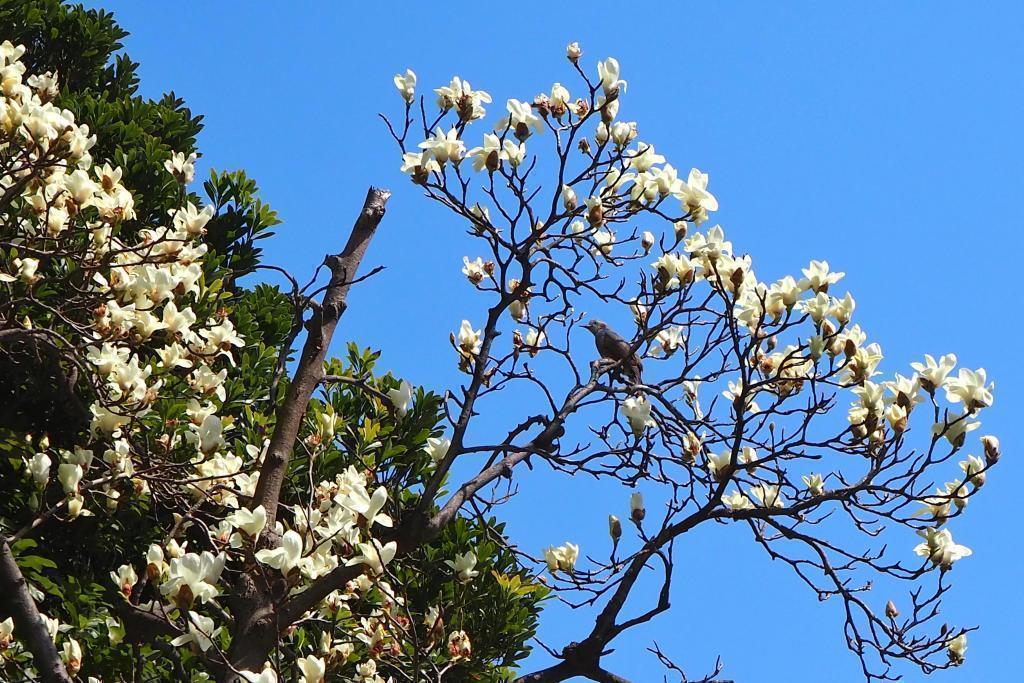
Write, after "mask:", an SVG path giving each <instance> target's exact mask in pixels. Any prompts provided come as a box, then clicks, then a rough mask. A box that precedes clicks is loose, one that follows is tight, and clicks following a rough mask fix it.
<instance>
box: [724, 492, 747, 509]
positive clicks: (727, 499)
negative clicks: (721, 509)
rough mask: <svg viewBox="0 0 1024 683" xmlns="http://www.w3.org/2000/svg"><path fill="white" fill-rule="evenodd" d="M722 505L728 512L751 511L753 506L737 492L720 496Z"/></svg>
mask: <svg viewBox="0 0 1024 683" xmlns="http://www.w3.org/2000/svg"><path fill="white" fill-rule="evenodd" d="M722 503H723V504H724V505H725V506H726V507H728V508H729V509H730V510H752V509H753V508H754V504H753V503H752V502H750V499H749V498H747V497H746V496H745V495H743V494H742V493H741V492H739V491H732V492H731V493H727V494H725V495H723V496H722Z"/></svg>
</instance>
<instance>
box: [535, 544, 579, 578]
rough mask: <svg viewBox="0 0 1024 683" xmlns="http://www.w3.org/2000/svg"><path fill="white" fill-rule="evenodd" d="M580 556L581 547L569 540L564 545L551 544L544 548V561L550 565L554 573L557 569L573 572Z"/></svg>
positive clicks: (549, 569)
mask: <svg viewBox="0 0 1024 683" xmlns="http://www.w3.org/2000/svg"><path fill="white" fill-rule="evenodd" d="M579 556H580V547H579V546H578V545H575V544H573V543H570V542H569V541H566V542H565V543H564V544H563V545H560V546H558V547H557V548H556V547H554V546H549V547H548V548H547V549H545V550H544V561H545V562H546V563H547V565H548V571H550V572H551V573H552V574H554V573H555V572H556V571H563V572H566V573H571V572H572V570H573V568H575V566H576V560H577V559H579Z"/></svg>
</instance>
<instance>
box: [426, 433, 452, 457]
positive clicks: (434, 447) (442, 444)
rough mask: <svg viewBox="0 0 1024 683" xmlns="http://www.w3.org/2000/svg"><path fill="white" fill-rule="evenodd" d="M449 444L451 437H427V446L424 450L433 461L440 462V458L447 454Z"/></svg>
mask: <svg viewBox="0 0 1024 683" xmlns="http://www.w3.org/2000/svg"><path fill="white" fill-rule="evenodd" d="M451 445H452V442H451V439H446V438H445V437H443V436H438V437H433V436H432V437H430V438H428V439H427V447H426V449H425V450H426V453H427V455H429V456H430V459H431V460H433V461H434V462H441V460H443V459H444V456H445V455H447V454H448V449H449V448H450V447H451Z"/></svg>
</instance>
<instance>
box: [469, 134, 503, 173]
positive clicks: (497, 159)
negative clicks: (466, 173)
mask: <svg viewBox="0 0 1024 683" xmlns="http://www.w3.org/2000/svg"><path fill="white" fill-rule="evenodd" d="M468 154H469V157H470V158H471V159H472V160H473V170H474V171H477V172H479V171H482V170H484V169H485V168H486V169H487V170H488V171H490V172H494V171H497V170H498V168H499V167H501V162H502V161H504V160H506V159H508V153H507V152H506V151H505V148H504V147H503V146H502V142H501V140H499V139H498V136H497V135H495V134H494V133H484V144H483V146H481V147H474V148H473V149H471V150H469V152H468Z"/></svg>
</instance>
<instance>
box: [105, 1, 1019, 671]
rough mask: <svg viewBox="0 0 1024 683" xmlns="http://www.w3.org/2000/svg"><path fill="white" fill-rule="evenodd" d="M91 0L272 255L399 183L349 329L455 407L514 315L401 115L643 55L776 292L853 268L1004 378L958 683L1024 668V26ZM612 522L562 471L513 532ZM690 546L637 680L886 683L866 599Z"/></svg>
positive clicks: (940, 346)
mask: <svg viewBox="0 0 1024 683" xmlns="http://www.w3.org/2000/svg"><path fill="white" fill-rule="evenodd" d="M89 4H90V5H95V6H101V7H104V8H107V9H112V10H114V12H115V14H116V15H117V17H118V18H119V20H120V21H121V23H122V25H123V26H124V27H125V28H127V29H128V30H129V31H131V33H132V35H131V36H130V37H129V38H128V39H127V42H126V45H127V49H128V52H129V53H130V54H131V56H132V57H133V58H134V59H135V60H137V61H141V63H142V67H141V75H142V87H143V91H144V92H145V93H146V94H149V95H152V96H156V95H158V94H159V93H161V92H163V91H165V90H168V89H173V90H174V91H175V92H176V93H177V94H179V95H181V96H183V97H184V98H185V99H186V101H187V102H188V103H189V105H190V106H191V107H192V108H193V110H195V111H197V112H200V113H202V114H203V115H204V116H205V117H206V119H205V123H206V128H205V130H204V132H203V133H202V135H201V137H200V146H201V148H202V151H203V152H204V154H205V158H204V163H205V164H206V165H207V166H209V165H212V166H214V167H217V168H226V169H232V168H245V169H246V170H247V171H248V172H249V173H250V174H251V175H252V176H253V177H255V178H256V179H257V181H258V182H259V184H260V185H261V187H262V190H263V195H264V197H265V199H267V200H268V201H269V202H270V204H271V205H272V206H274V207H275V208H276V209H277V210H278V211H279V212H280V214H281V216H282V218H283V219H284V221H285V225H284V226H282V229H281V230H280V231H279V233H280V236H279V237H278V238H276V239H275V240H273V241H272V242H271V243H270V244H268V245H267V255H268V257H269V260H270V261H272V262H275V263H277V264H279V265H282V266H285V267H287V268H289V269H291V270H292V271H293V272H295V273H297V274H299V275H307V274H309V273H311V272H312V269H313V268H315V267H316V265H317V264H318V263H319V262H320V261H321V259H322V257H323V254H324V253H326V252H327V251H330V250H334V249H337V248H338V247H339V246H340V244H341V242H342V240H343V239H344V238H345V236H347V230H348V228H349V226H350V225H351V222H352V220H353V218H354V216H355V213H356V211H357V210H358V207H359V205H360V202H361V201H362V198H363V196H364V194H365V192H366V187H367V185H369V184H377V185H384V186H387V187H390V188H392V189H393V190H394V191H395V196H394V197H393V198H392V200H391V204H390V206H389V211H388V215H387V217H386V219H385V223H384V224H383V226H382V228H381V229H380V231H379V233H378V235H377V237H376V238H375V241H374V243H373V245H372V248H371V250H370V252H369V255H368V257H367V259H368V260H367V265H376V264H385V265H387V270H386V271H385V272H384V273H382V274H380V275H378V276H376V277H375V278H373V279H372V280H371V281H370V282H368V283H366V284H363V285H360V286H359V287H357V288H356V289H355V291H354V292H353V294H352V296H351V299H350V303H351V307H350V309H349V311H348V313H347V314H346V317H345V319H344V321H343V324H342V327H341V331H340V333H339V335H340V337H341V338H342V339H355V340H356V341H358V342H359V343H361V344H365V345H370V346H374V347H377V348H380V349H382V350H383V352H384V355H383V361H382V362H383V363H384V366H385V367H386V368H389V369H392V370H393V371H394V372H395V373H396V374H399V375H401V376H404V377H407V378H408V379H409V380H410V381H412V382H413V383H415V384H421V385H424V386H427V387H430V388H434V389H436V390H439V391H440V390H443V389H444V388H445V387H449V386H453V385H454V383H456V382H457V381H458V379H459V377H458V375H457V373H456V372H455V368H454V362H453V361H452V353H451V350H450V348H449V347H448V342H447V336H448V332H449V331H450V330H452V329H455V328H457V326H458V323H459V321H460V320H461V319H462V318H463V317H473V316H474V314H475V315H476V317H477V318H478V319H479V317H480V316H481V315H482V311H483V309H484V306H485V302H484V300H483V299H481V298H480V296H479V295H475V294H474V292H473V291H472V289H471V288H470V287H468V286H467V285H466V284H465V281H464V279H463V277H462V275H461V274H460V273H459V268H460V267H461V258H462V256H463V255H464V254H467V253H473V252H472V250H471V245H470V244H468V242H467V238H466V237H465V236H464V235H463V226H462V225H461V224H459V223H457V222H456V221H454V220H452V219H451V218H449V217H448V216H447V215H446V214H445V213H444V212H442V211H440V210H439V209H437V208H436V207H434V206H433V205H431V204H430V203H428V202H427V200H425V199H423V198H422V197H421V196H420V194H419V193H418V192H417V190H416V188H415V187H413V186H412V185H411V184H409V183H408V181H407V180H406V178H405V177H403V176H402V175H401V174H400V173H399V172H398V165H399V160H398V158H397V157H396V154H395V149H394V148H393V146H392V144H391V141H390V140H389V138H388V137H387V134H386V131H385V130H384V128H383V126H382V125H381V124H380V122H379V120H378V119H377V112H379V111H385V112H390V113H393V114H396V113H397V112H398V111H399V108H400V102H399V100H398V98H397V95H396V94H395V92H394V90H393V86H392V84H391V77H392V75H393V74H394V73H396V72H398V71H402V70H404V69H405V68H406V67H412V68H413V69H414V70H415V71H416V72H417V74H418V75H419V77H420V84H421V92H422V91H424V90H425V89H426V88H433V87H436V86H438V85H442V84H445V83H447V82H448V80H449V79H450V77H451V76H452V75H453V74H459V75H461V76H463V77H464V78H467V79H469V80H470V81H471V82H472V83H473V85H474V86H476V87H479V88H483V89H485V90H488V91H489V92H491V93H492V95H494V96H495V99H496V101H498V102H501V101H504V99H505V98H507V97H517V98H520V99H529V98H531V97H532V96H533V95H534V94H536V93H537V92H540V91H542V90H546V89H549V88H550V85H551V83H552V82H553V81H556V80H561V81H563V82H567V81H568V82H571V75H570V73H569V71H568V69H567V65H566V64H565V60H564V50H565V44H566V43H567V42H569V41H570V40H578V41H580V42H581V44H582V46H583V49H584V51H585V56H584V59H583V62H584V64H585V65H586V66H587V68H589V69H591V70H593V68H594V63H595V62H596V60H597V59H599V58H603V57H605V56H608V55H613V56H616V57H617V58H618V59H619V61H620V62H621V64H622V68H623V76H624V77H625V78H626V79H627V80H628V81H629V91H628V95H627V97H626V99H625V100H624V104H623V112H622V115H623V117H624V118H626V119H635V120H637V121H639V122H640V124H641V127H642V133H643V138H644V139H645V140H647V141H650V142H652V143H654V144H656V146H657V148H658V151H659V152H660V153H663V154H665V155H666V156H667V157H668V158H669V160H670V161H671V162H672V163H674V165H676V166H677V167H681V168H689V167H690V166H699V167H700V168H701V169H703V170H705V171H707V172H709V173H710V175H711V189H712V190H713V191H714V192H715V194H716V195H717V196H718V198H719V201H720V203H721V206H722V210H721V211H720V212H719V213H718V214H717V216H716V220H718V221H720V222H721V223H722V224H723V225H724V226H725V228H726V231H727V234H728V235H729V237H730V238H731V239H732V240H733V241H734V243H735V245H736V249H737V250H738V251H740V252H748V253H750V254H752V255H753V256H754V259H755V264H756V265H757V268H758V274H759V276H760V277H761V278H762V279H765V280H772V279H775V278H776V277H779V276H781V275H783V274H787V273H793V272H796V271H797V270H798V269H799V268H800V267H801V266H803V265H805V264H806V263H807V261H808V260H810V259H811V258H824V259H828V260H829V262H830V263H831V264H832V265H833V267H834V268H835V269H837V270H842V271H845V272H846V273H847V278H846V281H845V283H844V284H845V285H846V286H847V287H848V288H849V289H850V291H852V292H853V293H854V295H855V296H856V298H857V301H858V310H857V317H858V318H859V320H860V323H861V324H862V325H863V326H864V327H865V328H866V329H868V330H869V333H870V335H871V337H872V339H875V340H878V341H879V342H880V343H881V344H882V345H883V348H884V349H885V351H886V355H887V364H888V365H887V367H889V368H891V369H896V368H905V367H906V365H907V364H908V363H909V362H910V361H912V360H915V359H917V358H919V357H920V356H921V355H922V354H924V353H932V354H939V353H945V352H949V351H954V352H956V353H957V354H958V356H959V357H960V359H961V361H962V363H964V364H966V365H969V366H971V367H978V366H984V367H985V368H987V369H988V371H989V374H990V376H991V377H993V378H995V379H996V381H997V388H996V404H995V407H994V409H992V410H991V411H990V412H989V413H988V414H987V416H984V423H985V424H984V428H983V429H984V431H986V432H991V433H995V434H998V435H999V436H1000V438H1001V439H1002V441H1003V445H1004V453H1005V454H1006V455H1005V457H1004V459H1003V462H1002V463H1001V464H1000V466H999V467H998V468H997V469H996V470H994V471H993V472H992V473H991V475H990V477H989V483H988V484H987V485H986V487H985V489H984V490H983V491H982V494H981V495H979V496H978V497H976V498H973V499H972V502H971V506H970V509H969V510H968V513H969V514H967V515H966V517H964V518H963V519H962V520H960V521H959V522H958V523H957V528H956V531H957V540H958V541H960V542H962V543H965V544H967V545H969V546H971V547H972V548H973V549H974V551H975V555H974V556H973V557H971V558H969V559H967V560H964V561H963V562H961V563H959V564H958V565H957V567H956V570H955V571H954V573H953V580H954V583H955V584H957V590H956V591H954V593H953V594H952V595H951V596H950V598H949V600H948V601H947V610H946V611H947V613H948V614H949V615H950V618H951V619H954V618H955V619H956V620H957V621H959V622H971V623H979V624H981V626H982V630H981V631H980V632H979V633H977V634H975V635H973V636H972V637H971V641H970V650H969V652H968V664H967V665H966V667H965V668H963V669H961V670H959V671H957V672H955V673H952V674H942V675H940V676H938V677H937V678H938V679H939V680H943V681H947V680H948V681H954V680H960V681H972V680H991V681H1000V680H1008V679H1009V678H1011V677H1012V676H1013V674H1014V673H1016V674H1017V675H1020V673H1021V672H1022V671H1024V654H1022V648H1021V647H1020V646H1019V628H1020V624H1021V617H1020V614H1021V613H1022V610H1024V589H1022V588H1021V580H1022V579H1024V576H1022V569H1024V564H1022V561H1021V558H1020V552H1019V543H1014V542H1013V538H1012V534H1014V533H1015V529H1016V525H1015V524H1013V523H1012V521H1011V520H1012V517H1011V515H1013V514H1014V513H1015V512H1016V511H1017V508H1016V505H1015V504H1016V502H1017V501H1018V498H1017V496H1018V495H1019V493H1018V492H1017V491H1015V490H1014V489H1013V486H1014V485H1015V482H1017V481H1020V480H1021V478H1022V475H1024V467H1022V465H1021V458H1020V456H1019V450H1020V446H1021V436H1020V434H1021V432H1020V429H1019V423H1017V422H1016V421H1015V419H1014V415H1015V414H1019V413H1020V412H1021V411H1024V394H1022V392H1021V389H1020V386H1019V385H1018V384H1016V382H1018V381H1020V380H1021V379H1022V377H1024V373H1022V372H1021V371H1020V369H1019V366H1020V363H1021V362H1022V359H1021V356H1020V352H1021V350H1022V349H1024V344H1022V343H1021V335H1022V334H1024V324H1022V323H1021V319H1020V315H1019V313H1018V305H1017V304H1014V303H1013V301H1014V300H1015V299H1016V297H1017V296H1018V295H1019V294H1018V290H1017V287H1018V285H1017V282H1018V277H1019V270H1018V268H1020V258H1021V255H1022V246H1024V240H1022V237H1021V230H1022V228H1024V208H1022V203H1021V201H1020V197H1021V182H1022V181H1024V142H1022V137H1021V134H1020V132H1019V131H1020V124H1021V117H1022V113H1024V106H1022V105H1024V94H1022V93H1024V89H1022V87H1021V85H1022V83H1021V74H1020V67H1021V64H1024V42H1022V41H1020V39H1019V27H1020V26H1021V25H1022V21H1024V5H1021V4H1019V3H1011V2H988V3H984V5H983V6H980V3H974V4H973V5H975V6H969V5H968V4H966V3H962V2H957V3H953V2H942V3H940V2H903V3H881V2H867V3H847V4H845V6H840V3H819V2H800V3H764V2H745V3H740V2H736V3H705V4H697V3H690V2H686V3H661V4H660V5H658V4H653V3H643V4H639V5H634V6H627V5H626V4H625V3H614V4H613V3H604V2H587V3H585V4H584V3H580V4H579V5H578V6H577V7H576V8H575V9H572V8H569V7H563V6H558V7H555V6H553V5H551V4H550V3H534V2H519V3H514V4H513V5H504V6H501V7H500V8H498V7H497V6H494V7H492V6H488V5H487V4H486V3H479V2H477V3H454V2H451V3H435V4H433V5H426V4H418V3H385V2H379V3H340V2H338V3H319V4H313V3H301V4H297V6H296V4H293V3H274V4H271V3H252V2H244V3H243V2H218V3H140V2H131V1H127V0H125V1H120V2H118V1H114V0H107V1H105V2H98V3H93V2H90V3H89ZM478 134H479V132H478ZM581 348H584V347H581ZM514 408H517V406H506V409H507V412H505V411H501V412H496V413H494V414H490V415H488V416H486V417H485V419H484V422H485V428H486V427H489V426H490V427H493V428H494V429H499V428H500V427H502V426H503V425H505V424H506V423H507V422H509V421H510V420H514V419H517V418H518V417H519V416H520V415H521V414H522V412H521V411H520V412H513V409H514ZM569 484H571V485H572V488H566V487H567V486H568V485H569ZM584 500H585V501H587V502H586V503H583V502H581V501H584ZM613 511H614V512H617V513H618V514H619V515H620V516H622V517H625V516H626V514H627V511H626V493H625V492H622V491H610V490H608V489H607V487H601V488H593V489H591V488H590V485H589V484H586V483H580V482H568V481H566V480H564V479H559V478H555V477H551V476H549V475H547V474H544V473H534V474H533V475H532V476H530V477H529V478H528V479H527V480H526V484H525V485H524V486H523V492H522V493H521V495H520V497H519V498H518V499H517V500H516V501H515V502H514V503H513V504H512V505H510V506H509V509H508V511H507V514H508V515H509V517H510V525H509V526H510V530H511V532H512V534H513V536H514V538H515V540H516V541H518V542H519V543H521V544H522V545H523V546H524V547H525V548H527V549H531V550H537V549H539V548H541V547H543V546H545V545H548V544H550V543H559V542H561V541H562V540H564V539H566V538H569V539H573V540H577V541H578V542H580V543H581V545H582V546H583V548H584V551H586V550H588V549H592V550H594V551H595V552H596V553H598V554H603V553H606V547H605V545H604V544H605V543H606V540H605V538H606V536H605V517H606V515H607V514H608V512H613ZM679 550H680V557H681V558H684V560H685V561H684V562H683V563H682V564H681V566H680V567H679V574H678V575H677V583H676V589H675V591H674V595H673V603H674V610H673V611H672V612H671V613H670V614H669V615H666V616H663V617H661V618H660V619H659V620H657V621H656V622H655V623H654V624H653V625H651V626H650V627H649V628H646V629H643V630H637V631H636V632H635V633H631V634H629V637H625V638H622V639H621V640H618V641H616V644H615V646H616V652H615V653H614V654H613V655H611V657H610V658H609V659H608V663H609V668H611V669H612V670H614V671H616V672H617V673H620V674H622V675H624V676H626V677H628V678H630V679H631V680H634V681H650V680H660V679H661V671H660V669H659V667H658V665H657V662H656V661H655V660H654V658H653V657H652V656H650V655H648V654H647V653H645V652H644V650H645V648H646V647H647V646H648V645H649V644H650V642H651V641H652V640H657V641H658V643H659V644H660V645H661V646H662V647H663V648H664V649H665V650H666V651H667V652H669V653H671V654H672V655H673V656H674V657H675V658H676V659H677V661H679V662H680V663H681V664H683V665H684V666H685V667H686V668H687V670H688V672H689V673H690V674H691V675H697V674H701V673H703V671H704V670H705V669H706V668H708V667H710V666H711V665H712V664H713V662H714V659H715V657H716V656H717V655H719V654H720V655H721V656H722V657H723V660H724V662H725V664H726V670H725V673H724V676H725V677H726V678H732V679H735V680H737V681H743V682H753V681H758V682H768V683H771V682H774V681H802V680H817V679H821V678H827V679H828V680H832V681H837V682H842V683H845V682H847V681H850V682H853V681H858V680H861V679H860V677H859V674H858V671H859V668H858V666H857V663H856V661H855V659H854V658H853V656H852V655H850V654H849V653H848V652H847V650H846V648H845V646H844V644H843V637H842V635H841V620H840V615H839V610H838V607H839V606H838V605H832V604H829V603H824V604H821V603H818V602H817V600H816V599H815V597H814V596H813V595H811V594H810V593H809V592H808V591H806V590H804V588H803V586H802V585H801V584H800V583H798V581H797V579H796V578H795V577H794V576H792V575H791V573H790V572H789V571H788V570H787V568H786V567H782V566H778V564H777V563H772V562H770V561H769V560H768V558H767V557H765V556H764V554H763V552H762V551H761V550H760V549H758V548H756V547H754V546H753V544H752V543H751V542H750V539H749V535H748V534H747V533H746V532H745V530H743V529H740V528H735V529H728V528H725V527H719V526H716V527H713V528H710V529H704V530H700V531H699V532H698V533H696V534H695V535H694V536H693V537H691V538H687V539H686V540H685V542H684V543H683V544H682V546H681V548H680V549H679ZM588 629H589V618H587V619H582V618H581V617H579V616H578V615H573V614H567V613H565V612H564V611H562V610H559V609H557V608H552V609H551V610H550V613H549V614H547V615H546V619H545V627H544V630H543V635H544V637H545V639H546V641H547V642H549V643H550V644H552V645H553V646H555V647H558V648H560V647H562V646H563V645H564V644H565V643H567V642H568V641H570V640H573V639H577V638H579V637H581V636H583V635H584V634H585V633H586V630H588ZM545 661H546V658H545V657H544V656H542V655H537V656H536V657H535V659H534V660H533V661H532V662H531V663H530V664H536V665H538V666H539V665H543V664H544V663H545ZM921 678H923V677H922V676H921V675H920V674H918V673H916V672H913V671H908V672H907V679H906V680H910V681H914V680H919V679H921Z"/></svg>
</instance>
